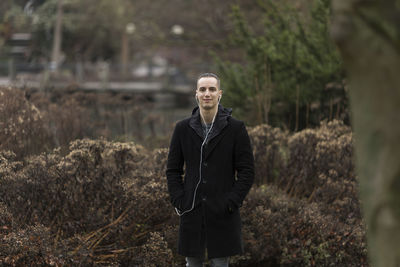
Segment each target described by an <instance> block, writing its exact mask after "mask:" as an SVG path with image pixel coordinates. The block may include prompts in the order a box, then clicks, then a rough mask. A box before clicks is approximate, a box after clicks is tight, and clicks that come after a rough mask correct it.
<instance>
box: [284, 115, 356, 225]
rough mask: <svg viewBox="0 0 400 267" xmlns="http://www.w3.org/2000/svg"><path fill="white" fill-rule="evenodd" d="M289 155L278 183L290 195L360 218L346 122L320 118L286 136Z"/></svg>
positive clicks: (343, 218)
mask: <svg viewBox="0 0 400 267" xmlns="http://www.w3.org/2000/svg"><path fill="white" fill-rule="evenodd" d="M288 151H289V159H288V162H287V166H286V168H285V169H284V171H283V172H282V176H281V180H280V182H279V185H280V187H281V188H283V189H284V190H285V191H286V192H287V193H288V194H289V195H290V196H295V197H301V198H307V199H308V201H316V202H323V203H325V204H327V206H326V207H327V209H326V210H325V211H326V213H327V214H335V215H336V216H339V217H340V218H341V219H342V220H346V219H352V218H354V217H356V218H358V219H360V218H361V214H360V209H359V200H358V192H357V180H356V177H355V172H354V165H353V152H352V151H353V142H352V133H351V129H350V127H349V126H346V125H344V124H343V123H342V122H340V121H331V122H321V126H320V127H319V128H317V129H306V130H303V131H301V132H299V133H296V134H294V135H292V136H291V137H289V140H288Z"/></svg>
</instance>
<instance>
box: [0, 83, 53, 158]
mask: <svg viewBox="0 0 400 267" xmlns="http://www.w3.org/2000/svg"><path fill="white" fill-rule="evenodd" d="M49 138H50V135H49V132H48V131H47V129H46V127H45V124H44V120H43V115H42V114H41V112H40V111H39V110H38V109H37V108H36V107H35V105H33V104H32V103H30V102H29V101H27V100H26V98H25V95H24V92H23V91H21V90H19V89H17V88H9V87H0V150H11V151H13V152H14V153H15V154H16V156H17V158H19V159H22V158H23V157H24V156H26V155H29V154H32V153H37V152H42V151H46V149H47V148H49V146H51V142H50V139H49Z"/></svg>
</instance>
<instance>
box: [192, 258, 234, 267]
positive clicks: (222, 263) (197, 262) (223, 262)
mask: <svg viewBox="0 0 400 267" xmlns="http://www.w3.org/2000/svg"><path fill="white" fill-rule="evenodd" d="M209 261H210V264H211V267H228V266H229V257H226V258H214V259H210V260H209ZM203 263H204V260H203V259H201V258H193V257H186V266H187V267H203Z"/></svg>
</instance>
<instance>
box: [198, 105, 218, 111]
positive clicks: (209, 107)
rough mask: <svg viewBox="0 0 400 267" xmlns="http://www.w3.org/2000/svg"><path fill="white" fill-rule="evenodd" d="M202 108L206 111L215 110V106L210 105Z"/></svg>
mask: <svg viewBox="0 0 400 267" xmlns="http://www.w3.org/2000/svg"><path fill="white" fill-rule="evenodd" d="M201 107H202V109H204V110H211V109H213V108H214V107H215V105H211V104H209V105H202V106H201Z"/></svg>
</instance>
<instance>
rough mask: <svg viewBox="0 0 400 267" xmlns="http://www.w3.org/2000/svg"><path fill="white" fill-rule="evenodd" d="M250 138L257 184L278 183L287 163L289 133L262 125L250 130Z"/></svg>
mask: <svg viewBox="0 0 400 267" xmlns="http://www.w3.org/2000/svg"><path fill="white" fill-rule="evenodd" d="M249 136H250V139H251V143H252V145H253V154H254V165H255V166H256V168H255V178H256V179H255V184H257V185H261V184H265V183H274V182H276V181H277V180H278V179H279V177H280V172H281V170H282V169H283V168H284V166H285V163H286V158H287V151H286V147H287V138H288V133H287V132H283V131H282V130H281V129H279V128H272V127H271V126H269V125H266V124H262V125H259V126H256V127H253V128H251V129H249Z"/></svg>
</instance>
